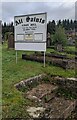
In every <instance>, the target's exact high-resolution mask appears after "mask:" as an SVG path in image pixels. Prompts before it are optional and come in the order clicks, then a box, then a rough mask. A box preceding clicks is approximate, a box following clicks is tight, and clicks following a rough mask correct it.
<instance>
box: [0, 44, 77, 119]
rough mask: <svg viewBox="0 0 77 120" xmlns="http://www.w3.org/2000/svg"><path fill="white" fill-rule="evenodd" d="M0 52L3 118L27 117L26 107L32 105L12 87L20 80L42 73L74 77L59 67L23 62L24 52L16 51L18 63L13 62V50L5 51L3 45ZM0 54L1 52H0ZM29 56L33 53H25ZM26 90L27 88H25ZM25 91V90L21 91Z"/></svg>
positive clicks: (72, 72) (20, 92)
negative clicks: (0, 59)
mask: <svg viewBox="0 0 77 120" xmlns="http://www.w3.org/2000/svg"><path fill="white" fill-rule="evenodd" d="M2 47H3V50H2V62H3V63H2V97H3V98H2V99H3V100H2V109H3V112H2V114H3V118H26V117H28V114H27V111H26V107H27V106H32V105H33V104H34V103H33V102H31V101H29V100H28V99H26V98H24V97H23V92H22V91H18V90H17V89H16V88H15V87H14V85H15V84H16V83H18V82H20V81H21V80H25V79H27V78H29V77H34V76H35V75H39V74H42V73H46V74H48V75H49V74H50V75H57V76H58V75H59V76H63V77H74V76H75V71H74V70H67V71H66V70H64V69H62V68H60V67H56V66H53V65H51V66H50V65H47V64H46V67H45V68H44V67H43V64H42V63H38V62H33V61H25V60H22V59H21V55H22V53H24V51H18V63H17V64H16V62H15V50H12V49H10V50H9V49H7V44H5V43H4V44H3V46H2ZM0 52H1V51H0ZM25 53H26V54H31V53H33V52H25ZM45 81H47V79H45ZM26 89H27V88H26ZM23 91H25V89H23Z"/></svg>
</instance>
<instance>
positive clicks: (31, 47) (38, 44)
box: [14, 12, 47, 66]
mask: <svg viewBox="0 0 77 120" xmlns="http://www.w3.org/2000/svg"><path fill="white" fill-rule="evenodd" d="M39 16H43V17H42V18H40V17H39ZM25 17H26V20H27V18H28V17H29V18H30V17H34V18H33V20H34V19H35V18H36V20H37V19H39V22H35V21H34V23H35V25H36V27H37V28H36V29H35V30H34V31H36V33H35V32H34V31H33V32H34V35H35V39H34V38H33V39H32V38H31V37H34V35H33V36H32V34H31V35H29V34H28V35H27V33H28V32H29V30H28V31H27V30H26V31H25V33H23V32H22V33H20V32H18V31H17V30H19V28H18V27H17V25H18V26H19V27H20V28H21V26H22V25H27V24H26V23H27V21H26V22H25V23H24V22H23V20H22V19H19V23H17V24H16V22H18V21H16V18H23V19H25ZM31 19H32V18H30V21H28V22H29V24H30V25H31V23H33V21H31ZM39 26H41V27H39ZM42 27H43V29H40V28H42ZM16 28H17V29H16ZM25 28H29V27H24V29H25ZM39 29H40V30H39ZM37 31H38V32H37ZM39 31H42V32H40V33H39ZM30 32H31V31H30ZM17 34H18V35H22V37H21V36H20V37H18V36H17ZM39 35H40V38H39ZM37 36H38V37H37ZM25 37H26V38H25ZM17 38H18V39H19V40H17ZM20 38H21V40H20ZM37 38H38V39H37ZM25 39H26V40H25ZM46 39H47V12H44V13H36V14H27V15H19V16H14V41H15V50H16V61H17V51H18V50H26V51H42V52H44V66H45V52H46Z"/></svg>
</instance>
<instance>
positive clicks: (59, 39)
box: [53, 26, 67, 46]
mask: <svg viewBox="0 0 77 120" xmlns="http://www.w3.org/2000/svg"><path fill="white" fill-rule="evenodd" d="M53 43H54V44H62V46H65V45H66V44H67V37H66V34H65V30H64V28H63V27H62V26H59V27H57V28H56V32H55V34H54V35H53Z"/></svg>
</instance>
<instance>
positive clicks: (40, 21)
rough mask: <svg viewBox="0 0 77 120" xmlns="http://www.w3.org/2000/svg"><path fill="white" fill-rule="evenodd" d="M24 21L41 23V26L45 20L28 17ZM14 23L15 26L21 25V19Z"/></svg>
mask: <svg viewBox="0 0 77 120" xmlns="http://www.w3.org/2000/svg"><path fill="white" fill-rule="evenodd" d="M25 20H26V22H37V23H42V24H44V23H45V20H44V19H43V18H37V17H29V16H27V17H26V19H25ZM15 23H16V26H17V25H19V24H21V23H23V20H22V18H21V19H19V20H16V21H15Z"/></svg>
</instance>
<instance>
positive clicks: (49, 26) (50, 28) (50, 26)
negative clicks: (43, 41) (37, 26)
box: [47, 20, 56, 34]
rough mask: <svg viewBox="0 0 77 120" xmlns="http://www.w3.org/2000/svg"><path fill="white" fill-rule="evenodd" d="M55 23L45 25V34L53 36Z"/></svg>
mask: <svg viewBox="0 0 77 120" xmlns="http://www.w3.org/2000/svg"><path fill="white" fill-rule="evenodd" d="M55 26H56V25H55V21H54V20H52V22H51V21H49V22H48V24H47V33H50V34H54V33H55Z"/></svg>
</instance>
